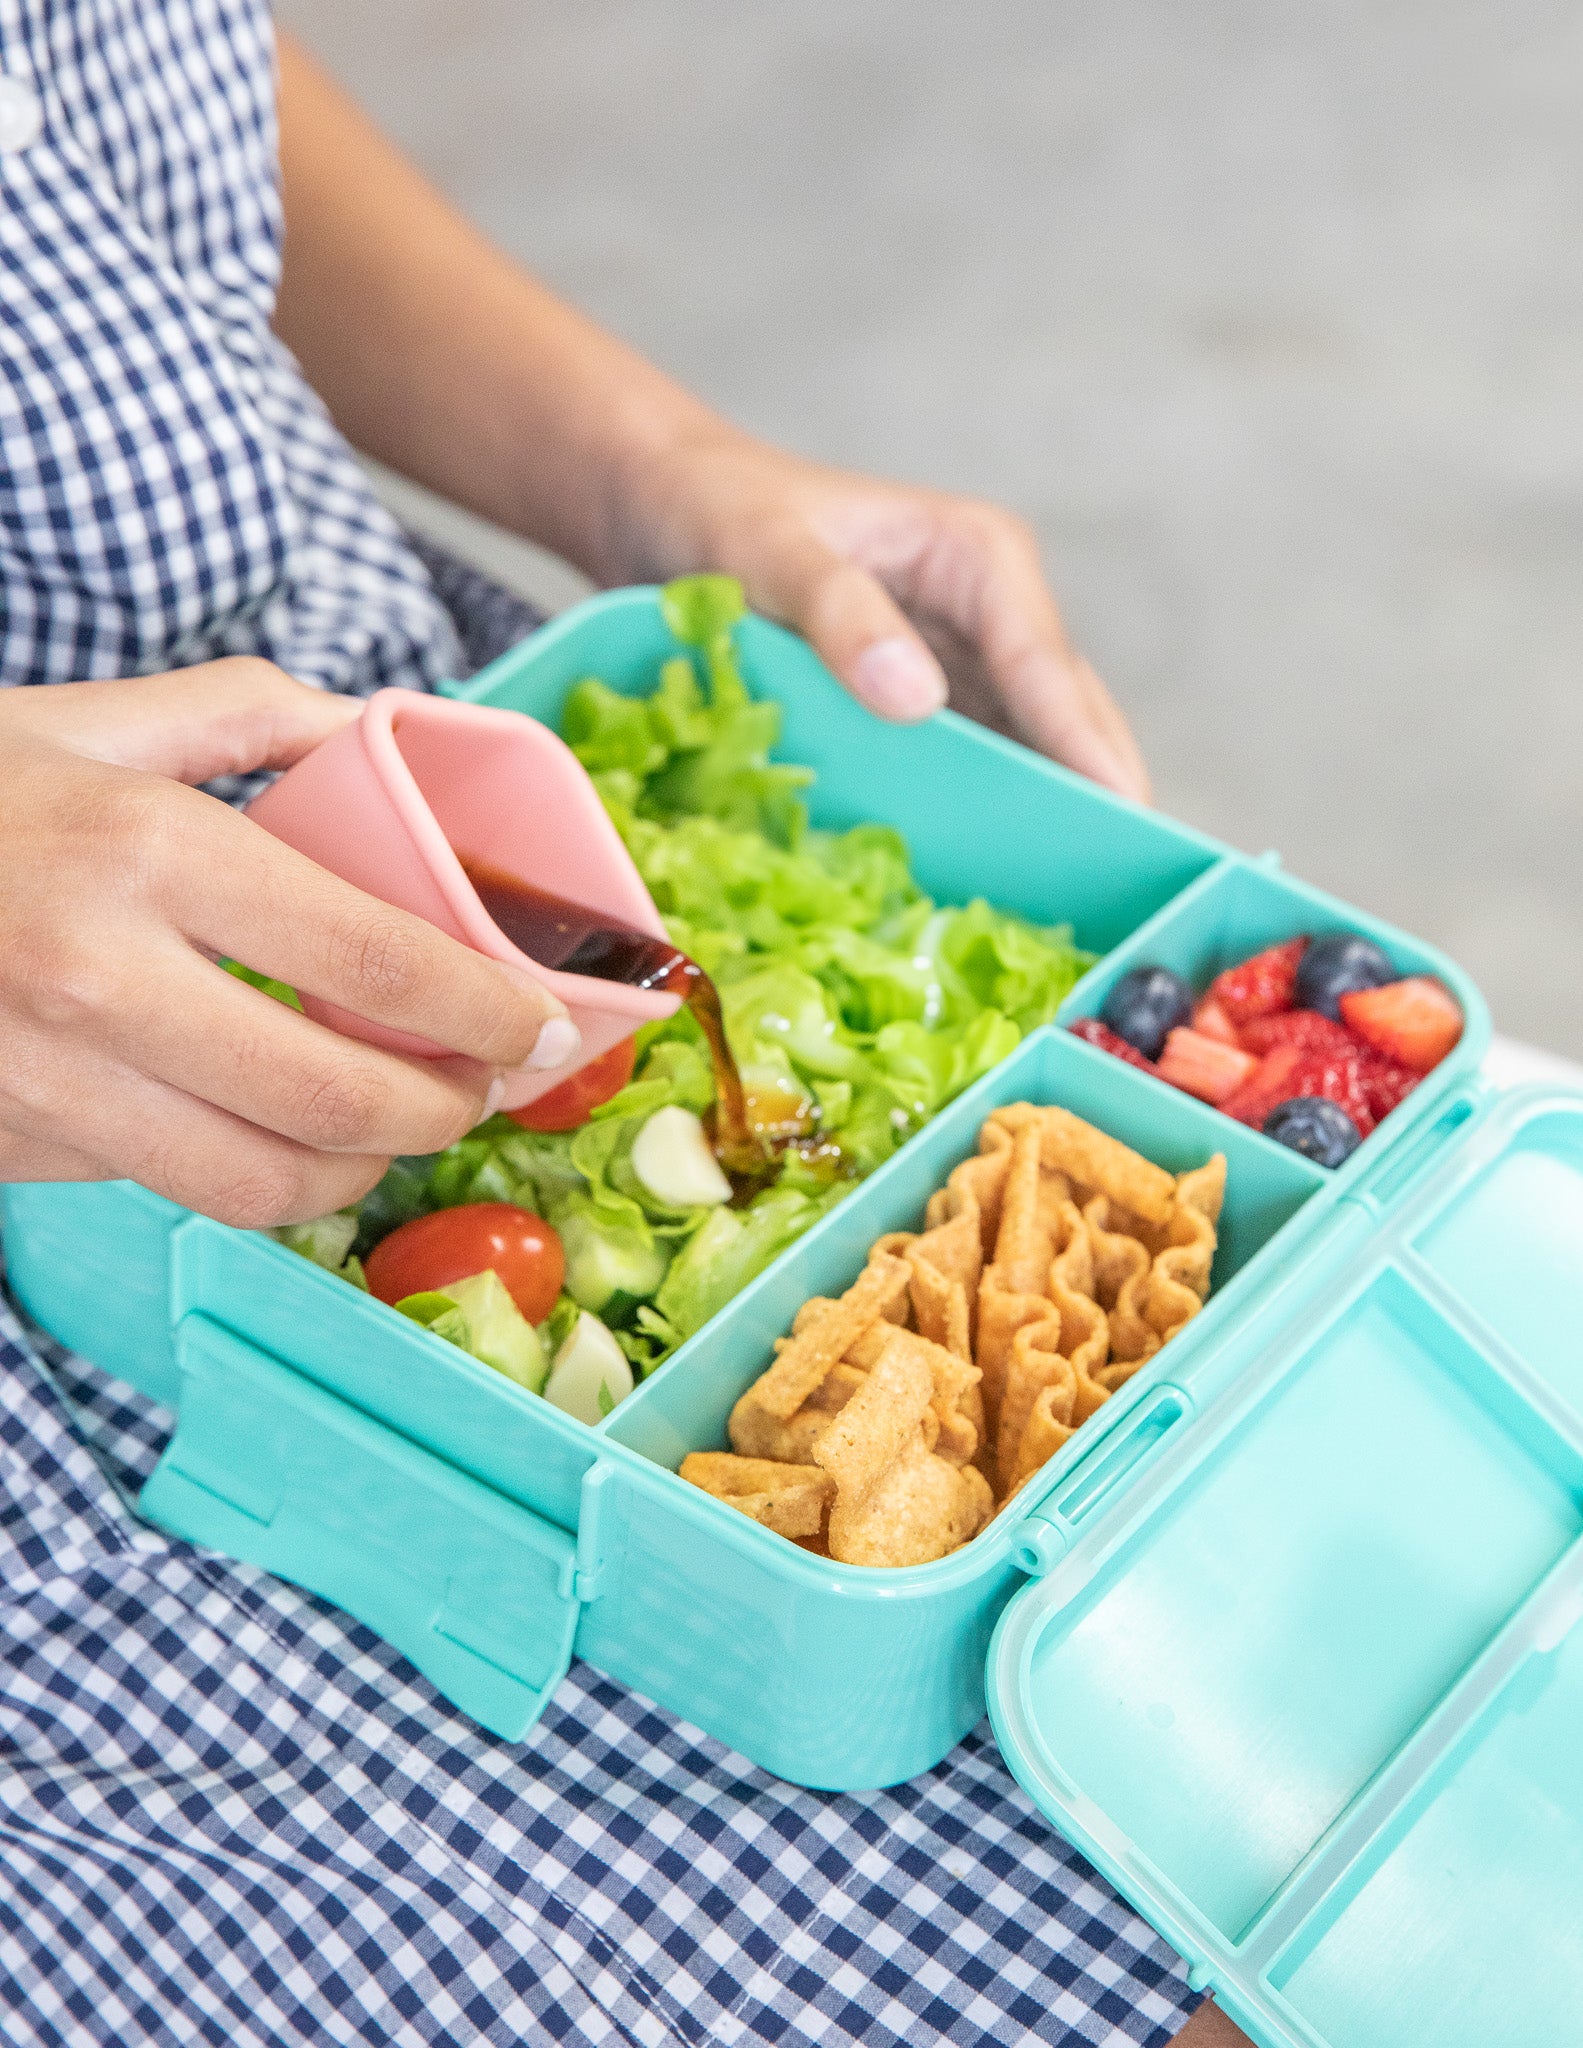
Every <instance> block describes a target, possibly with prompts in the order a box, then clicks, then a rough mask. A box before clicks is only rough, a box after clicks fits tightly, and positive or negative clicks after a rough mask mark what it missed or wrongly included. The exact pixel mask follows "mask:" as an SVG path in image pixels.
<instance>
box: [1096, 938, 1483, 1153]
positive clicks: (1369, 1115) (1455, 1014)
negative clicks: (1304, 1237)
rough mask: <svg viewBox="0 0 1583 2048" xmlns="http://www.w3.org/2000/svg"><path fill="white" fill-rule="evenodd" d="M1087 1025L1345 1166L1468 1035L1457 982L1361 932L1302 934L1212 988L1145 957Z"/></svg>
mask: <svg viewBox="0 0 1583 2048" xmlns="http://www.w3.org/2000/svg"><path fill="white" fill-rule="evenodd" d="M1071 1028H1072V1030H1073V1031H1074V1032H1075V1033H1076V1035H1077V1036H1078V1037H1079V1038H1081V1039H1084V1040H1086V1041H1087V1043H1088V1044H1090V1045H1094V1046H1098V1047H1099V1048H1100V1050H1101V1051H1103V1052H1108V1053H1112V1054H1114V1055H1115V1057H1116V1058H1117V1059H1122V1060H1126V1061H1127V1062H1128V1063H1129V1064H1130V1065H1132V1066H1135V1067H1141V1068H1143V1069H1144V1070H1145V1072H1147V1073H1151V1074H1157V1075H1158V1076H1159V1078H1160V1079H1161V1080H1162V1081H1168V1082H1170V1084H1171V1085H1172V1086H1173V1087H1175V1088H1180V1089H1183V1090H1184V1091H1185V1092H1186V1093H1187V1094H1189V1095H1196V1096H1197V1097H1198V1099H1199V1100H1200V1101H1201V1102H1208V1103H1212V1104H1213V1105H1214V1106H1215V1108H1217V1109H1219V1110H1223V1111H1224V1112H1225V1114H1226V1115H1227V1116H1231V1117H1235V1118H1236V1119H1237V1121H1238V1122H1239V1123H1245V1124H1251V1125H1252V1127H1253V1128H1254V1129H1255V1130H1259V1131H1263V1132H1264V1133H1265V1135H1266V1136H1267V1137H1271V1138H1274V1139H1276V1140H1277V1141H1278V1142H1279V1143H1281V1144H1283V1145H1288V1146H1290V1147H1291V1149H1292V1150H1293V1151H1294V1152H1301V1153H1302V1154H1303V1156H1304V1157H1305V1158H1308V1159H1312V1160H1315V1161H1317V1163H1318V1164H1319V1165H1321V1166H1339V1165H1340V1164H1341V1163H1342V1161H1343V1160H1344V1159H1346V1158H1347V1157H1348V1156H1349V1154H1351V1153H1352V1152H1353V1151H1355V1150H1356V1149H1357V1147H1358V1145H1359V1144H1361V1142H1362V1141H1363V1139H1365V1138H1366V1137H1367V1136H1368V1135H1369V1133H1370V1131H1372V1130H1373V1129H1374V1127H1375V1125H1376V1124H1377V1123H1379V1122H1380V1121H1381V1120H1382V1118H1384V1117H1387V1116H1389V1114H1390V1113H1391V1111H1392V1110H1393V1109H1394V1108H1395V1107H1396V1105H1397V1104H1398V1103H1399V1102H1400V1101H1401V1100H1402V1099H1403V1097H1404V1096H1406V1095H1409V1094H1410V1093H1411V1092H1412V1090H1413V1089H1414V1088H1416V1087H1417V1085H1418V1083H1419V1082H1420V1081H1421V1080H1422V1079H1423V1077H1424V1075H1425V1074H1427V1073H1428V1072H1429V1070H1430V1068H1431V1067H1434V1066H1437V1065H1438V1064H1439V1063H1440V1061H1441V1060H1443V1059H1444V1058H1445V1056H1446V1054H1447V1053H1448V1052H1449V1051H1450V1050H1451V1048H1452V1047H1453V1046H1454V1045H1455V1044H1456V1042H1457V1040H1458V1039H1459V1038H1460V1037H1461V1036H1462V1011H1461V1009H1460V1008H1459V1007H1458V1004H1457V1001H1456V998H1455V997H1454V996H1453V995H1452V994H1451V991H1450V990H1449V989H1448V988H1446V986H1445V985H1444V983H1442V982H1439V981H1436V980H1434V979H1433V978H1432V977H1431V976H1429V975H1425V974H1413V975H1408V976H1406V977H1401V976H1398V974H1397V972H1396V969H1395V966H1394V965H1393V964H1392V962H1391V960H1390V958H1389V957H1388V955H1386V954H1385V953H1383V952H1382V951H1381V950H1380V948H1379V947H1378V946H1377V945H1375V943H1374V941H1373V940H1372V939H1366V938H1363V937H1362V936H1361V935H1360V934H1358V933H1356V932H1331V933H1327V934H1326V935H1325V936H1324V937H1323V938H1318V939H1312V940H1310V939H1306V938H1302V939H1290V940H1288V941H1287V943H1286V944H1285V945H1282V946H1271V947H1270V948H1269V949H1268V950H1267V951H1266V952H1263V953H1255V954H1254V955H1253V957H1252V958H1251V959H1249V960H1244V961H1242V962H1241V963H1240V964H1239V965H1238V966H1236V967H1228V968H1227V969H1226V971H1225V972H1224V973H1223V974H1219V975H1217V976H1216V977H1215V979H1214V980H1213V981H1212V982H1211V983H1210V984H1209V987H1208V988H1207V989H1206V990H1205V991H1204V993H1203V995H1202V996H1199V995H1197V994H1195V992H1194V991H1193V989H1192V988H1191V987H1190V986H1189V985H1188V984H1187V982H1185V981H1184V980H1183V979H1182V977H1181V976H1180V975H1179V974H1173V973H1172V972H1171V970H1170V969H1169V968H1167V967H1135V968H1133V970H1132V971H1131V973H1130V974H1124V975H1123V976H1122V977H1121V979H1120V980H1119V981H1118V982H1117V983H1116V985H1115V987H1114V988H1112V990H1111V991H1110V994H1109V995H1108V996H1107V997H1106V999H1105V1002H1104V1006H1103V1008H1102V1009H1101V1011H1100V1013H1099V1015H1098V1016H1097V1017H1083V1018H1080V1019H1079V1020H1078V1021H1077V1022H1076V1023H1075V1024H1073V1025H1072V1027H1071Z"/></svg>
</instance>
